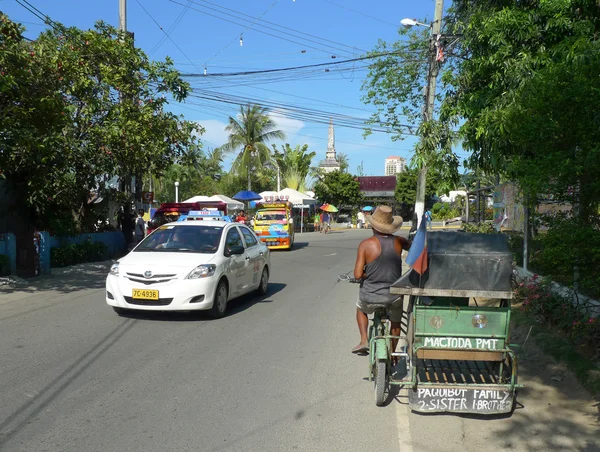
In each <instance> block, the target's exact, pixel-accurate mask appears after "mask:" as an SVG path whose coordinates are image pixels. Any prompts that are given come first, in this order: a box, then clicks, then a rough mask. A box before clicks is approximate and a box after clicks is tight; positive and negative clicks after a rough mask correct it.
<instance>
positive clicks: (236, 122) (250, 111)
mask: <svg viewBox="0 0 600 452" xmlns="http://www.w3.org/2000/svg"><path fill="white" fill-rule="evenodd" d="M225 130H226V131H227V132H229V140H228V142H227V143H226V144H224V145H223V146H221V148H220V149H221V150H222V151H223V152H224V153H228V152H238V155H237V157H236V159H235V161H234V162H233V165H232V170H233V171H235V172H236V173H238V174H245V175H246V177H247V180H248V190H252V177H251V175H252V172H253V171H254V170H255V169H256V170H261V169H262V168H263V167H264V166H265V165H266V164H268V162H269V161H270V160H271V152H270V150H269V148H268V147H267V145H266V144H265V143H266V142H268V141H270V140H273V139H279V140H283V139H285V134H284V133H283V132H282V131H281V130H279V129H277V125H276V124H275V122H274V121H273V120H272V119H271V118H270V117H269V114H268V110H267V109H266V108H263V107H260V106H259V105H252V104H248V105H246V106H245V107H244V106H242V107H240V113H239V115H238V117H237V119H235V118H232V117H231V116H230V117H229V124H228V125H227V127H226V128H225Z"/></svg>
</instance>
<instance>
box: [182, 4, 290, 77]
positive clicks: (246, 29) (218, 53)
mask: <svg viewBox="0 0 600 452" xmlns="http://www.w3.org/2000/svg"><path fill="white" fill-rule="evenodd" d="M190 3H192V0H190ZM277 3H279V0H275V1H274V2H273V3H271V6H269V7H268V8H267V9H266V10H265V11H264V12H263V13H262V14H261V15H260V16H259V17H258V18H257V19H256V20H255V21H254V22H252V23H251V24H250V25H248V26H247V27H246V28H245V29H244V31H242V32H241V33H240V39H242V36H243V34H244V33H245V32H246V31H248V29H249V28H250V27H251V26H252V25H254V24H255V23H256V21H257V20H260V19H261V18H262V17H264V16H265V14H267V13H268V12H269V11H271V9H273V7H274V6H275V5H276V4H277ZM236 39H237V38H234V39H232V40H231V41H230V42H229V43H228V44H227V45H225V47H223V48H222V49H221V50H219V51H218V52H217V53H216V54H215V55H213V56H212V57H211V58H209V59H208V60H206V61H205V62H204V67H206V65H208V63H210V62H211V61H212V60H214V59H215V58H216V57H217V56H219V55H220V54H221V53H222V52H223V51H224V50H225V49H227V48H228V47H229V46H230V45H231V44H233V43H234V42H235V41H236Z"/></svg>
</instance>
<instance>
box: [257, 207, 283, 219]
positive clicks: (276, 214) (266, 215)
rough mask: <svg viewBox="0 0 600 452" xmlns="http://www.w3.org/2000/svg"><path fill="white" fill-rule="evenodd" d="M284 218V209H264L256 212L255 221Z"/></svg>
mask: <svg viewBox="0 0 600 452" xmlns="http://www.w3.org/2000/svg"><path fill="white" fill-rule="evenodd" d="M283 220H285V211H284V210H282V211H277V210H271V211H268V210H267V211H264V212H260V211H259V212H257V213H256V221H283Z"/></svg>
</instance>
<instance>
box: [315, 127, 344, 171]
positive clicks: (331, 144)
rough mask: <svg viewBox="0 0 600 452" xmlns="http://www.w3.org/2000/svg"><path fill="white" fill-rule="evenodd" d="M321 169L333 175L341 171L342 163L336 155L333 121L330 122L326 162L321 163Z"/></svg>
mask: <svg viewBox="0 0 600 452" xmlns="http://www.w3.org/2000/svg"><path fill="white" fill-rule="evenodd" d="M319 168H321V169H322V170H323V171H324V172H325V173H332V172H334V171H339V170H340V168H341V167H340V162H338V159H337V156H336V154H335V135H334V132H333V121H332V120H331V119H330V120H329V137H328V140H327V153H326V154H325V160H322V161H321V163H319Z"/></svg>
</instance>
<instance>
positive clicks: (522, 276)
mask: <svg viewBox="0 0 600 452" xmlns="http://www.w3.org/2000/svg"><path fill="white" fill-rule="evenodd" d="M515 273H516V276H517V281H518V282H519V283H521V282H529V281H531V280H532V279H533V275H534V273H533V272H530V271H529V270H525V269H524V268H522V267H516V268H515ZM538 278H540V279H541V278H543V276H541V275H538ZM551 286H552V291H553V292H555V293H556V294H558V295H560V296H563V297H566V298H570V299H571V301H572V303H573V304H574V305H577V304H579V306H583V305H586V306H589V310H590V314H591V315H592V316H595V317H599V316H600V301H598V300H595V299H593V298H590V297H587V296H585V295H582V294H580V293H578V292H576V291H574V290H573V289H570V288H568V287H565V286H561V285H560V284H558V283H555V282H554V281H553V282H552V284H551Z"/></svg>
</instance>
